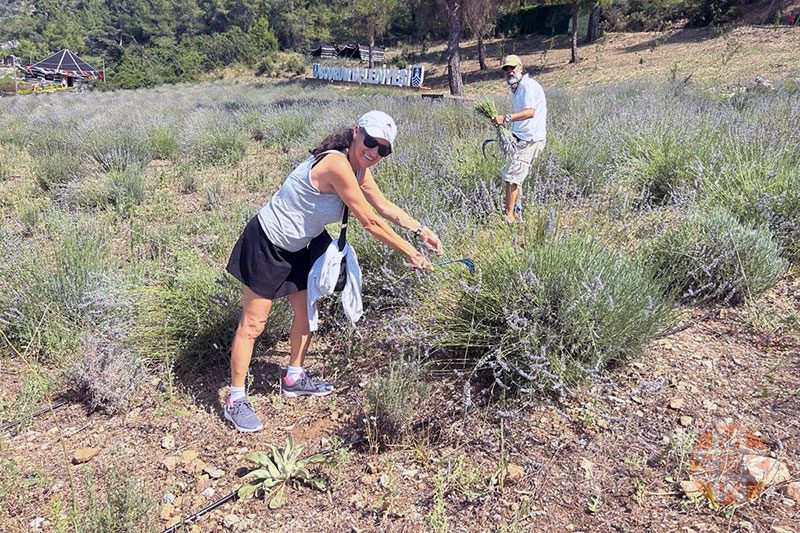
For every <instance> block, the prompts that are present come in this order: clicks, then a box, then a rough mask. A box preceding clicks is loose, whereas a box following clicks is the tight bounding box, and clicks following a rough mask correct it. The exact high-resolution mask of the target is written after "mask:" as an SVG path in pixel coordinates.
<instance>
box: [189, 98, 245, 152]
mask: <svg viewBox="0 0 800 533" xmlns="http://www.w3.org/2000/svg"><path fill="white" fill-rule="evenodd" d="M181 141H182V142H181V144H182V145H183V150H184V152H185V153H188V154H189V157H190V158H191V160H192V161H193V162H194V163H195V164H197V165H200V166H234V165H236V164H237V163H239V161H241V160H242V158H243V157H244V154H245V151H246V150H247V131H245V130H243V129H242V128H241V126H240V125H239V124H238V123H237V121H235V120H234V119H233V117H231V116H230V115H228V114H226V113H223V112H219V111H205V110H201V111H198V112H196V113H194V114H193V115H192V116H190V117H189V119H188V120H187V124H186V129H185V130H184V132H183V137H182V139H181Z"/></svg>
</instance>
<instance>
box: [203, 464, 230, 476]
mask: <svg viewBox="0 0 800 533" xmlns="http://www.w3.org/2000/svg"><path fill="white" fill-rule="evenodd" d="M203 472H205V473H206V474H208V477H210V478H211V479H219V478H221V477H222V476H224V475H225V471H223V470H221V469H219V468H214V467H213V466H207V467H205V468H204V469H203Z"/></svg>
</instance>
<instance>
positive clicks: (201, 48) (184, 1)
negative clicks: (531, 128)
mask: <svg viewBox="0 0 800 533" xmlns="http://www.w3.org/2000/svg"><path fill="white" fill-rule="evenodd" d="M752 1H754V0H434V1H433V2H430V1H426V0H325V1H322V0H11V1H9V2H6V3H4V4H3V5H2V6H0V42H6V41H12V42H14V41H16V42H17V43H18V44H17V46H16V47H15V48H14V49H12V50H11V53H14V54H16V55H18V56H20V57H23V58H29V59H31V60H33V61H36V60H39V59H42V58H44V57H46V56H47V55H49V54H52V53H54V52H56V51H58V50H60V49H62V48H69V49H71V50H73V51H75V52H77V53H78V54H80V55H82V56H83V57H84V58H85V59H87V60H88V61H89V62H90V63H93V64H94V66H95V68H101V63H105V66H106V69H107V70H108V71H109V73H110V74H111V77H112V78H113V81H114V83H115V84H116V85H117V86H120V87H141V86H146V85H152V84H157V83H164V82H174V81H181V80H184V81H185V80H193V79H196V78H197V77H198V76H200V75H201V74H202V73H203V72H207V71H211V70H214V69H218V68H220V67H223V66H226V65H230V64H234V63H241V64H244V65H248V66H251V67H258V71H259V72H262V73H263V72H271V71H273V70H274V69H275V68H277V67H276V65H275V61H276V57H277V52H278V50H285V51H294V52H299V53H304V52H306V51H307V50H308V48H309V47H310V45H311V44H312V43H314V42H318V41H335V42H360V43H362V44H363V43H366V44H368V45H369V46H370V48H373V47H374V46H376V43H377V44H381V45H386V44H389V45H392V44H395V43H397V42H408V43H421V42H428V41H431V40H437V39H446V40H447V43H448V46H447V57H448V74H449V80H450V89H451V92H452V93H453V94H462V93H463V83H462V81H461V76H460V52H459V43H460V41H461V40H462V39H464V38H467V37H473V38H477V39H478V59H479V63H480V65H481V68H486V62H485V53H484V47H483V39H484V38H485V37H487V36H491V35H494V34H495V32H496V29H497V22H498V20H499V19H500V18H501V17H502V16H504V15H506V14H508V13H511V12H514V11H518V10H520V9H527V8H531V7H532V6H537V5H546V4H551V5H552V4H562V5H563V4H567V5H569V7H570V9H571V18H572V24H571V28H572V29H571V42H572V48H573V61H578V60H579V57H578V51H577V50H578V34H579V32H585V33H586V34H587V37H588V38H589V39H590V40H591V39H595V38H597V36H598V35H599V34H600V32H601V31H602V29H603V28H604V27H605V28H608V29H613V30H625V29H658V28H660V27H663V26H664V25H665V24H669V23H670V22H671V21H676V20H685V21H687V22H688V23H689V24H694V25H703V24H711V23H715V22H723V21H725V20H729V19H731V18H733V17H735V13H736V9H738V8H740V7H742V6H743V5H745V4H747V3H751V2H752ZM581 12H584V13H591V16H590V17H589V25H588V27H587V28H579V27H578V24H577V22H578V16H579V14H580V13H581ZM506 36H512V35H506ZM295 62H296V63H297V62H299V65H297V64H296V65H290V66H289V68H290V69H292V70H294V69H297V70H298V71H301V70H302V68H303V62H302V60H300V59H299V58H295Z"/></svg>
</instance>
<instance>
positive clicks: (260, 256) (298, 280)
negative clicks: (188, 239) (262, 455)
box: [225, 111, 442, 432]
mask: <svg viewBox="0 0 800 533" xmlns="http://www.w3.org/2000/svg"><path fill="white" fill-rule="evenodd" d="M396 134H397V126H395V123H394V120H392V118H391V117H390V116H389V115H387V114H386V113H383V112H381V111H370V112H369V113H365V114H364V115H362V116H361V118H359V119H358V123H357V124H356V126H354V127H353V128H352V129H351V128H348V129H346V130H345V131H344V132H341V133H339V134H334V135H331V136H330V137H328V138H327V139H325V140H324V141H323V142H322V144H321V145H320V146H318V147H317V148H315V149H314V150H312V151H311V154H312V155H311V157H309V158H308V159H306V160H305V161H304V162H302V163H300V165H298V166H297V168H295V169H294V171H292V173H291V174H290V175H289V177H288V178H287V179H286V181H285V182H284V183H283V185H282V186H281V188H280V189H279V190H278V192H277V193H275V195H274V196H273V197H272V199H271V200H270V201H269V203H268V204H267V205H266V206H264V207H263V208H262V209H261V210H260V211H259V212H258V215H256V216H255V217H253V219H252V220H250V222H249V223H248V224H247V227H246V228H245V230H244V232H243V234H242V236H241V237H240V238H239V240H238V241H237V243H236V245H235V246H234V248H233V252H232V253H231V258H230V260H229V261H228V272H230V273H231V274H233V276H235V277H236V278H237V279H238V280H239V281H241V282H242V283H243V287H242V289H243V297H242V301H243V303H242V315H241V318H240V319H239V325H238V327H237V328H236V334H235V336H234V339H233V346H232V348H231V388H230V394H229V395H228V399H227V401H226V403H225V418H226V419H228V420H230V421H231V422H232V423H233V425H234V427H235V428H236V429H237V430H239V431H244V432H252V431H259V430H260V429H262V425H261V421H260V420H259V419H258V416H257V415H256V414H255V412H253V409H252V407H251V405H250V403H249V402H248V401H247V397H246V396H245V392H244V382H245V377H246V376H247V371H248V367H249V366H250V358H251V357H252V355H253V345H254V343H255V340H256V339H257V338H258V336H259V335H261V332H262V331H263V330H264V326H265V324H266V322H267V318H268V317H269V312H270V309H271V308H272V301H273V300H274V299H275V298H280V297H282V296H288V298H289V302H290V303H291V305H292V311H293V312H294V318H293V320H292V327H291V330H290V333H289V339H290V343H291V353H290V358H289V368H288V370H287V372H286V375H285V376H284V378H283V379H282V380H281V390H282V391H283V393H284V394H285V395H286V396H291V397H294V396H302V395H313V396H324V395H326V394H330V393H331V392H332V391H333V385H331V384H330V383H327V382H325V381H317V380H313V379H311V378H310V377H309V376H308V375H307V374H306V373H305V371H304V370H303V360H304V359H305V356H306V352H307V351H308V346H309V343H310V341H311V332H310V331H309V326H308V312H307V307H306V305H307V304H306V283H307V279H308V273H309V270H310V269H311V261H310V257H309V252H308V244H309V243H310V242H311V240H312V239H313V238H314V237H316V236H317V235H320V234H321V232H322V231H324V230H325V225H326V224H331V223H333V222H338V221H340V220H341V218H342V214H343V210H344V206H345V205H347V207H349V208H350V211H351V212H352V214H353V215H355V217H356V218H357V219H358V220H359V221H360V222H361V224H363V225H364V228H366V230H367V231H368V232H369V233H371V234H372V235H373V236H375V237H377V238H378V239H379V240H380V241H382V242H384V243H386V244H388V245H389V246H391V247H392V248H394V249H395V250H397V251H398V252H400V253H402V254H404V255H405V256H406V257H407V258H408V260H409V261H410V262H411V268H412V269H418V270H423V271H426V272H428V271H430V270H431V263H430V261H428V259H427V258H426V257H425V256H424V255H423V254H422V253H421V252H419V251H418V250H417V249H416V248H415V247H414V246H412V245H411V244H409V243H408V242H407V241H406V240H404V239H402V238H401V237H400V236H399V235H397V234H396V233H395V232H394V231H392V229H391V228H390V227H389V225H388V224H386V222H384V221H383V220H382V219H381V218H380V217H378V216H377V215H376V214H375V211H373V208H374V209H375V210H377V212H378V213H379V214H380V216H381V217H383V218H385V219H387V220H391V221H392V222H394V223H395V224H397V225H398V226H400V227H401V228H403V229H406V230H410V231H413V232H414V234H415V235H416V236H417V237H419V238H420V239H421V240H422V241H423V242H424V243H425V244H426V246H427V247H428V249H430V250H431V251H433V252H436V253H441V251H442V243H441V242H440V240H439V238H438V237H437V236H436V234H435V233H434V232H433V231H431V230H430V229H429V228H427V227H426V226H424V225H423V224H422V223H420V222H418V221H416V220H414V219H413V218H411V217H410V216H409V215H408V214H406V212H405V211H403V210H402V209H400V208H399V207H397V206H396V205H395V204H393V203H392V202H390V201H389V200H387V199H386V198H385V197H384V196H383V194H382V193H381V191H380V189H379V188H378V185H377V184H376V183H375V179H374V178H373V177H372V173H371V172H370V171H369V167H371V166H372V165H374V164H375V163H377V162H378V161H380V160H381V159H382V158H384V157H387V156H388V155H389V154H391V153H392V145H393V143H394V138H395V135H396Z"/></svg>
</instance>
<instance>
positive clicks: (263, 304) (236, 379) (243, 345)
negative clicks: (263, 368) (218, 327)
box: [231, 285, 272, 387]
mask: <svg viewBox="0 0 800 533" xmlns="http://www.w3.org/2000/svg"><path fill="white" fill-rule="evenodd" d="M242 291H243V293H242V315H241V317H240V318H239V325H238V326H237V328H236V334H235V335H234V336H233V346H232V347H231V385H233V386H234V387H242V386H244V381H245V378H246V377H247V371H248V369H249V368H250V359H251V358H252V357H253V346H254V345H255V342H256V339H257V338H258V336H259V335H261V333H262V332H263V331H264V326H265V325H266V323H267V318H269V312H270V309H272V300H269V299H267V298H263V297H261V296H259V295H257V294H256V293H254V292H253V291H251V290H250V288H249V287H248V286H247V285H242Z"/></svg>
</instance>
